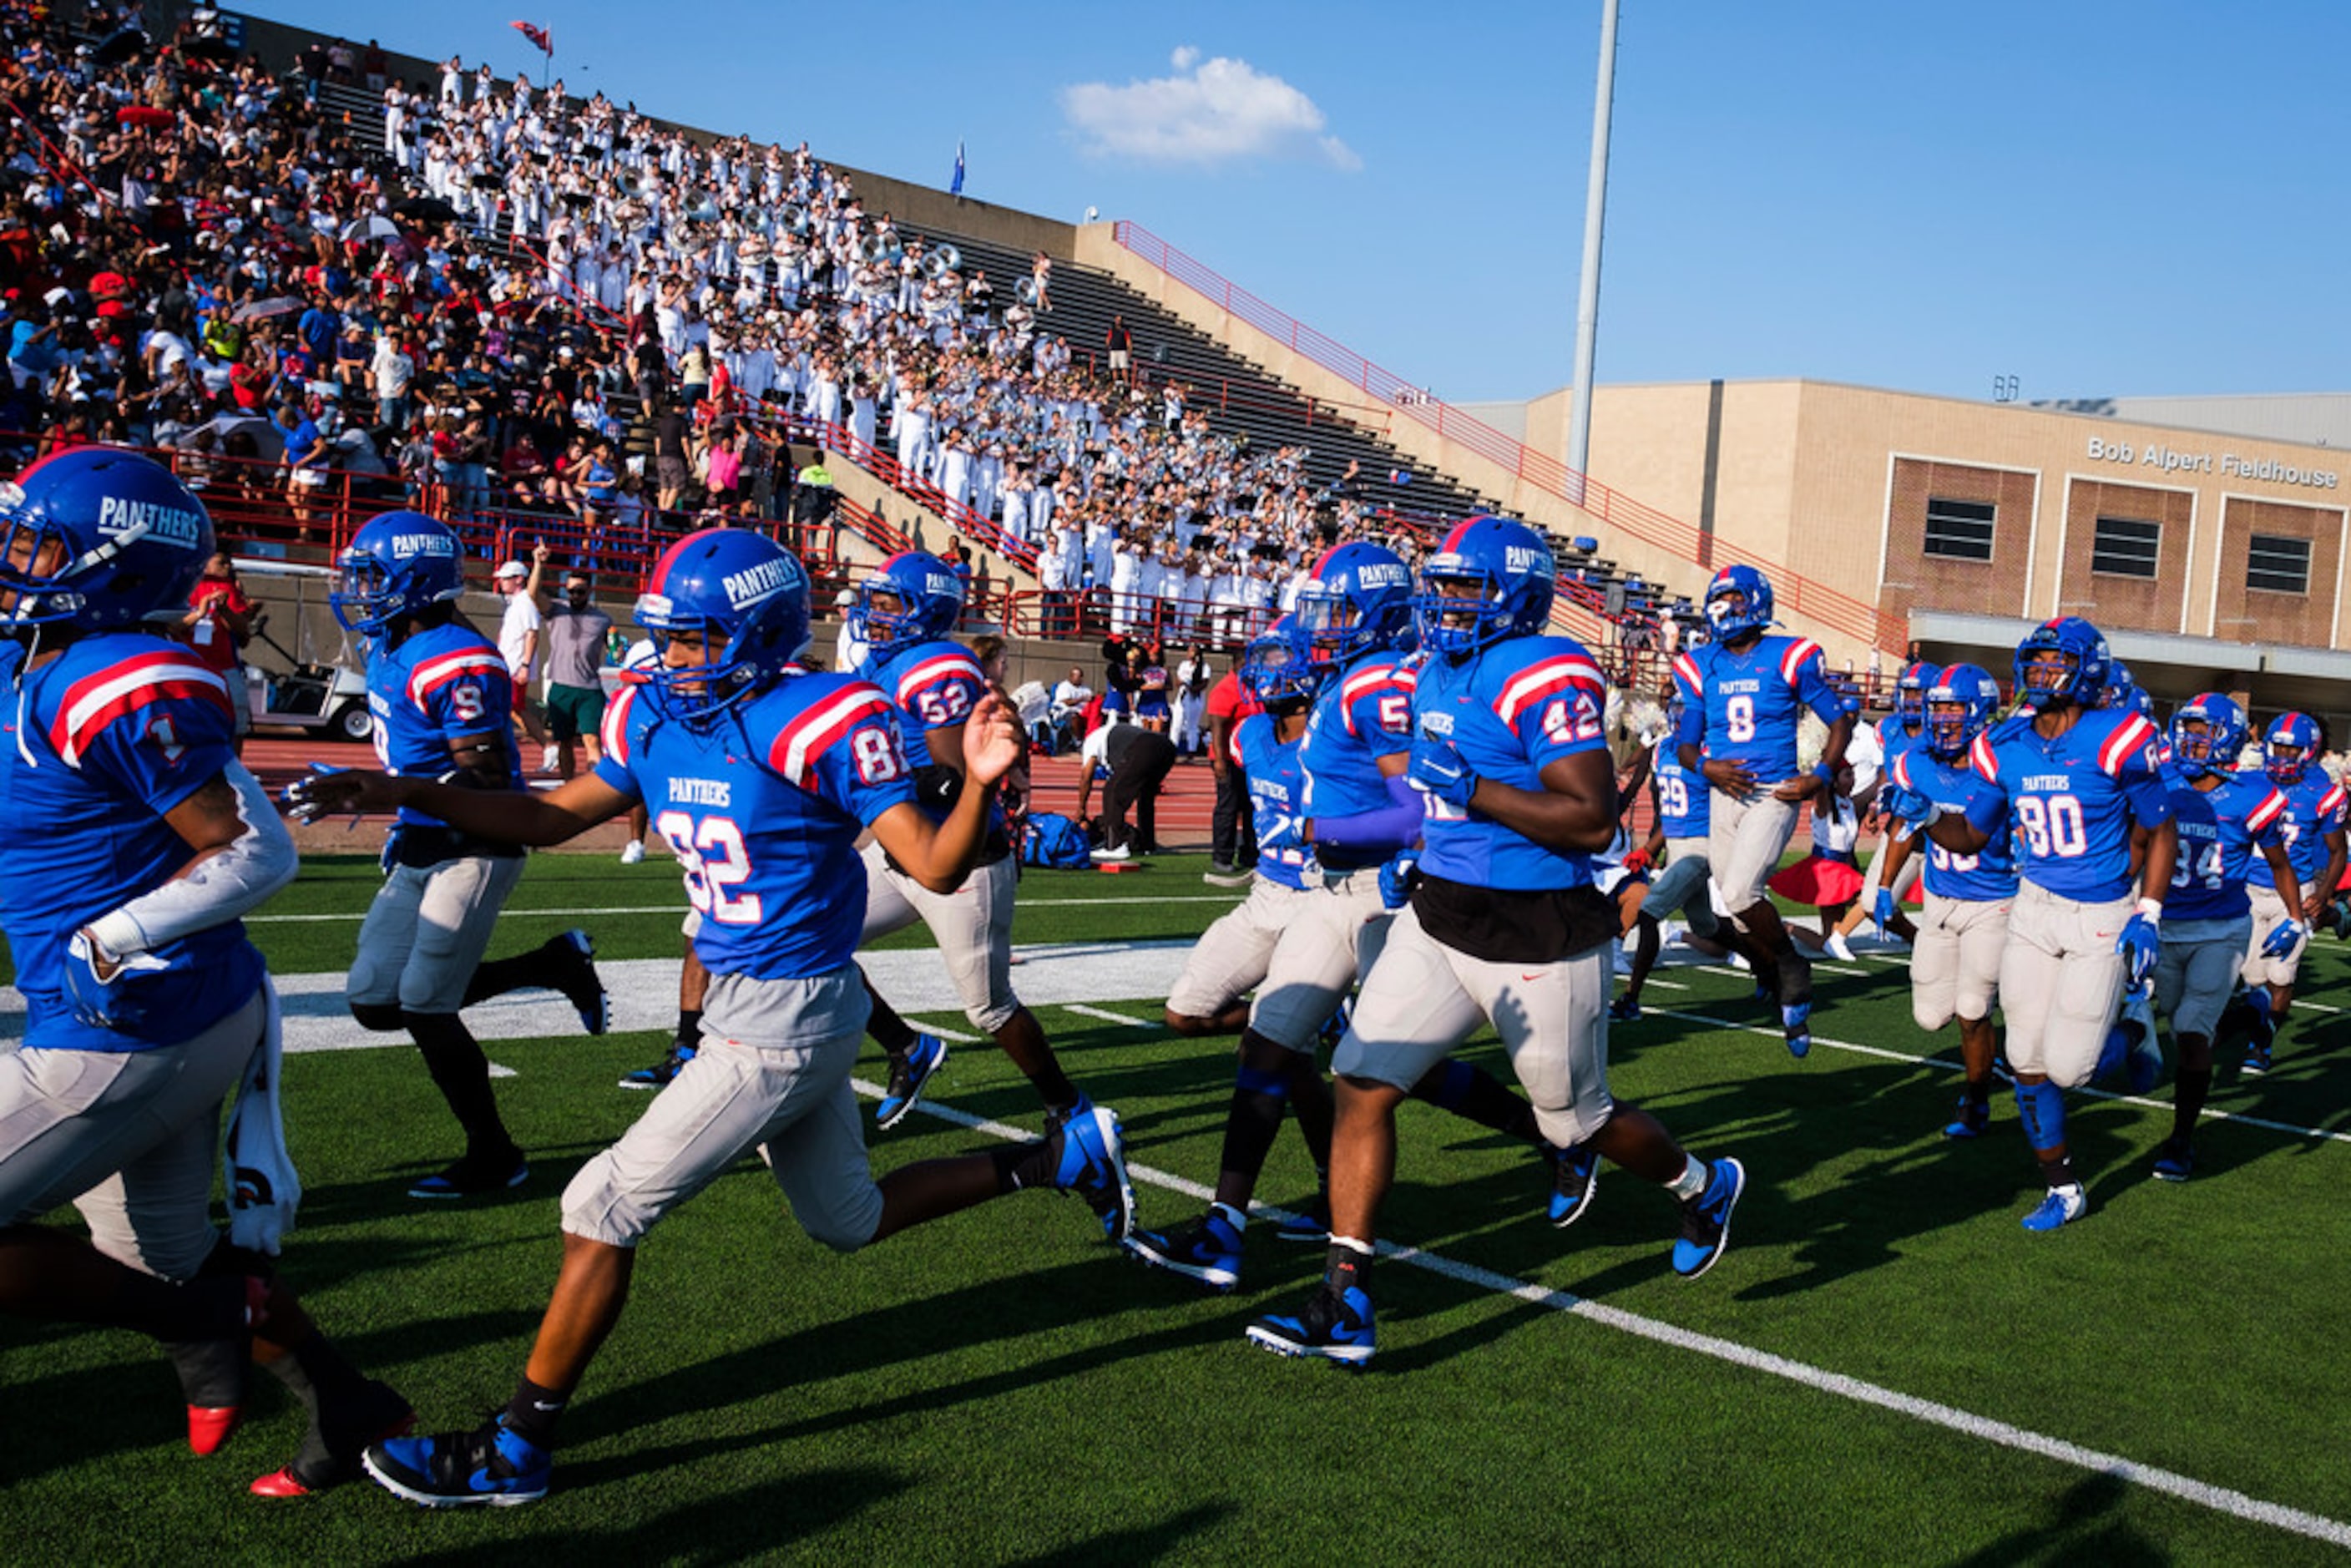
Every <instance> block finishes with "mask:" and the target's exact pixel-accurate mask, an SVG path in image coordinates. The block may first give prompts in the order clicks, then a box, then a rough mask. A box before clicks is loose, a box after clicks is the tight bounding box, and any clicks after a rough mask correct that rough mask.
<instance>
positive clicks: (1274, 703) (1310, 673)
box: [1241, 630, 1332, 710]
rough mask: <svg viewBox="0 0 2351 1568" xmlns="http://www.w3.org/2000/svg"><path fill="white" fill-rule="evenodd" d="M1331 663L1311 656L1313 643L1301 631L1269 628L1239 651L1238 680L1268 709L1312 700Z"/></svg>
mask: <svg viewBox="0 0 2351 1568" xmlns="http://www.w3.org/2000/svg"><path fill="white" fill-rule="evenodd" d="M1331 670H1332V665H1331V664H1330V663H1329V662H1328V661H1326V660H1319V659H1317V658H1316V657H1315V656H1314V645H1313V643H1311V641H1310V640H1309V639H1308V638H1307V636H1306V634H1305V633H1304V632H1301V631H1296V630H1283V631H1278V632H1268V633H1266V634H1265V635H1264V636H1262V637H1258V638H1254V639H1252V640H1251V641H1250V643H1249V648H1248V650H1247V651H1246V652H1244V653H1242V655H1241V684H1242V685H1246V686H1247V687H1249V691H1250V692H1251V693H1252V694H1253V695H1255V696H1256V697H1257V700H1258V701H1259V702H1260V703H1263V704H1264V705H1265V706H1267V707H1268V708H1270V709H1277V710H1278V709H1282V708H1288V707H1292V706H1302V705H1303V704H1306V703H1309V702H1311V701H1313V700H1314V695H1315V694H1316V693H1317V692H1319V691H1321V690H1322V682H1323V679H1324V678H1325V677H1326V676H1327V675H1328V674H1330V673H1331Z"/></svg>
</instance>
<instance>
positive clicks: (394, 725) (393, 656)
mask: <svg viewBox="0 0 2351 1568" xmlns="http://www.w3.org/2000/svg"><path fill="white" fill-rule="evenodd" d="M367 678H368V711H369V712H370V713H371V714H373V715H374V716H375V754H376V756H377V757H379V758H381V759H382V761H383V768H384V771H385V772H387V773H391V774H394V775H397V776H399V777H401V778H406V779H438V778H440V777H441V775H443V774H444V773H446V772H448V771H449V770H450V769H451V768H455V766H456V765H457V762H456V758H455V757H454V756H453V755H452V754H451V752H450V749H449V743H450V742H451V741H453V740H455V739H457V738H459V737H463V736H482V735H486V736H489V737H492V739H493V740H494V741H495V742H496V745H497V746H498V747H499V748H500V749H502V750H503V751H504V752H505V754H506V774H507V787H508V788H510V789H521V788H522V758H521V754H520V753H519V752H518V751H517V749H516V747H515V740H514V682H513V679H512V678H511V677H510V676H508V675H507V662H506V660H505V659H504V658H502V657H500V656H499V653H498V651H497V649H496V647H495V646H493V645H492V644H491V643H490V642H489V640H488V639H487V638H486V637H484V636H483V635H482V634H481V633H480V632H476V631H475V630H474V629H473V628H472V627H470V626H464V625H460V624H458V623H457V622H455V621H450V622H444V623H442V624H441V625H438V626H428V627H426V628H425V629H424V630H423V631H422V632H416V633H414V634H413V635H412V636H410V637H409V638H408V639H407V640H406V641H405V642H403V643H401V644H400V646H398V647H397V648H389V647H386V646H384V645H383V644H382V643H377V644H376V645H375V647H374V648H373V649H372V650H371V652H370V653H369V655H368V676H367ZM399 820H400V821H401V823H402V825H409V824H423V825H426V826H434V827H437V826H439V825H441V819H440V818H438V817H430V816H427V815H425V814H424V813H423V812H422V811H418V810H410V809H409V808H407V807H404V806H403V807H402V808H401V811H400V818H399Z"/></svg>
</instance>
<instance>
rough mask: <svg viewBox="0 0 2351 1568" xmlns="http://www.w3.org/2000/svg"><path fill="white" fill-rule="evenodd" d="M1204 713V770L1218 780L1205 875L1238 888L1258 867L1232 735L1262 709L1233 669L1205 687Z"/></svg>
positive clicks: (1245, 788)
mask: <svg viewBox="0 0 2351 1568" xmlns="http://www.w3.org/2000/svg"><path fill="white" fill-rule="evenodd" d="M1207 710H1208V766H1209V768H1211V769H1213V770H1214V771H1215V773H1216V776H1217V810H1216V814H1215V815H1214V816H1213V817H1211V818H1210V819H1209V831H1208V851H1209V853H1208V858H1209V860H1210V861H1211V862H1214V863H1213V864H1211V865H1210V866H1209V868H1208V870H1207V873H1204V874H1205V875H1206V876H1207V880H1208V881H1209V882H1211V883H1216V885H1217V886H1219V887H1238V886H1239V885H1240V884H1241V883H1245V882H1247V881H1248V880H1249V875H1250V868H1251V867H1253V866H1255V865H1256V864H1257V824H1256V822H1255V821H1254V820H1253V816H1252V813H1251V812H1250V810H1249V785H1248V783H1247V782H1246V781H1245V780H1244V779H1242V778H1241V769H1240V764H1239V762H1238V759H1237V758H1236V757H1235V756H1234V752H1233V731H1234V730H1235V729H1236V728H1237V727H1238V726H1239V724H1240V722H1241V720H1243V719H1245V718H1247V717H1248V716H1249V715H1251V714H1253V713H1262V712H1264V711H1265V708H1264V705H1263V704H1261V703H1259V701H1258V700H1257V696H1256V694H1255V693H1252V692H1250V691H1249V690H1247V689H1246V688H1245V687H1243V686H1242V685H1241V677H1240V672H1239V671H1238V669H1233V670H1228V671H1226V672H1225V674H1224V678H1223V679H1222V680H1219V681H1218V682H1217V684H1216V685H1212V686H1210V687H1209V688H1208V703H1207Z"/></svg>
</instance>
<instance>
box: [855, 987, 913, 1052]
mask: <svg viewBox="0 0 2351 1568" xmlns="http://www.w3.org/2000/svg"><path fill="white" fill-rule="evenodd" d="M859 978H861V979H863V978H864V975H863V971H862V970H861V971H860V972H859ZM865 995H866V996H867V998H870V999H871V1000H872V1004H873V1012H872V1016H871V1017H870V1018H868V1019H866V1020H865V1032H866V1033H867V1034H870V1035H872V1037H873V1040H874V1043H875V1044H877V1045H879V1046H880V1047H881V1048H882V1049H883V1051H887V1052H889V1054H890V1059H891V1060H892V1061H904V1060H905V1057H906V1053H907V1052H908V1051H912V1050H914V1027H913V1026H912V1025H911V1024H909V1023H907V1021H906V1020H905V1019H902V1018H900V1017H899V1016H898V1009H895V1008H893V1007H892V1006H891V1005H890V1004H889V1003H888V1002H885V1001H883V999H882V993H881V992H879V991H877V990H875V989H874V988H873V982H872V981H871V980H866V981H865Z"/></svg>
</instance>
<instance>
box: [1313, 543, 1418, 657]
mask: <svg viewBox="0 0 2351 1568" xmlns="http://www.w3.org/2000/svg"><path fill="white" fill-rule="evenodd" d="M1290 619H1291V620H1292V621H1293V622H1296V623H1297V626H1298V629H1299V630H1300V631H1301V632H1304V633H1305V634H1306V635H1307V636H1309V637H1311V638H1312V639H1313V640H1314V645H1315V646H1316V647H1317V648H1320V649H1322V651H1323V652H1324V653H1327V654H1328V655H1329V656H1330V657H1332V658H1334V659H1338V660H1342V661H1344V660H1348V659H1353V658H1354V657H1355V656H1357V655H1358V654H1361V653H1371V652H1372V651H1374V649H1382V648H1393V647H1395V646H1397V645H1398V644H1400V643H1403V642H1404V641H1405V639H1406V637H1407V636H1408V635H1409V634H1410V632H1411V631H1412V569H1411V568H1410V567H1408V566H1406V565H1405V563H1404V558H1403V557H1402V556H1400V555H1398V554H1396V553H1395V551H1394V550H1392V549H1386V548H1384V546H1380V545H1374V544H1365V543H1364V542H1362V541H1361V540H1357V541H1355V542H1353V543H1350V544H1343V545H1341V546H1339V547H1338V548H1337V549H1332V550H1326V551H1325V552H1323V556H1322V559H1321V560H1319V561H1317V562H1315V563H1314V575H1313V576H1311V577H1310V578H1308V579H1307V580H1305V581H1304V582H1301V583H1300V584H1299V585H1298V597H1297V600H1296V601H1295V603H1294V605H1293V607H1292V608H1291V610H1290Z"/></svg>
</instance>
